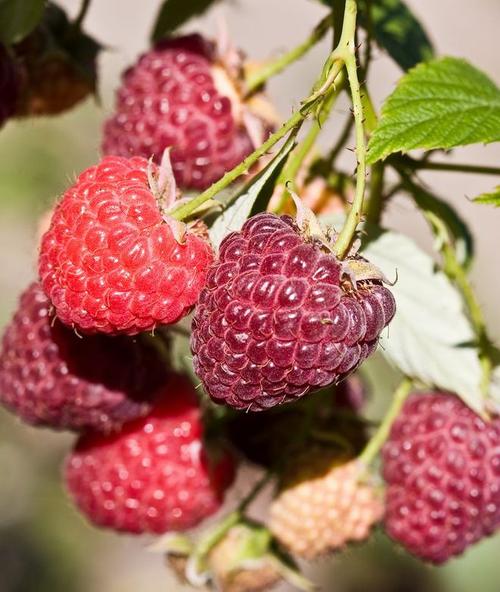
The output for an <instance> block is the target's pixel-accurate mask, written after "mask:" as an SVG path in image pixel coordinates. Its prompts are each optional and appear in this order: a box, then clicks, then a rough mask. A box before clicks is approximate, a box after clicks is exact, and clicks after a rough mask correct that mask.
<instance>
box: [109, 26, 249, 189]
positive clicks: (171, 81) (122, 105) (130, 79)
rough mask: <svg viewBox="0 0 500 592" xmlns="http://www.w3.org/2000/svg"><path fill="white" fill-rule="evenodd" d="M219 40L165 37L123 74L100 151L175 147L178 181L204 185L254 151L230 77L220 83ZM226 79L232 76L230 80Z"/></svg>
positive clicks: (150, 152)
mask: <svg viewBox="0 0 500 592" xmlns="http://www.w3.org/2000/svg"><path fill="white" fill-rule="evenodd" d="M216 68H218V70H217V72H218V73H221V72H223V69H222V68H221V67H220V66H216V63H215V48H214V44H213V43H210V42H208V41H206V40H205V39H203V37H201V36H200V35H187V36H183V37H177V38H172V39H167V40H164V41H161V42H160V43H158V44H157V45H156V46H155V47H154V48H153V49H151V50H150V51H148V52H147V53H145V54H143V55H142V56H141V57H140V58H139V60H138V62H137V63H136V64H135V65H134V66H132V67H131V68H129V69H128V70H127V71H126V72H125V73H124V75H123V82H122V85H121V87H120V88H119V90H118V92H117V97H116V112H115V114H114V115H113V116H112V117H111V118H110V119H109V120H108V121H107V122H106V124H105V127H104V140H103V152H104V154H112V155H117V156H143V157H145V158H149V157H151V156H154V158H155V159H157V160H159V159H160V158H161V156H162V154H163V151H164V150H165V149H166V148H168V147H169V146H172V147H173V148H172V153H171V158H172V166H173V170H174V173H175V177H176V180H177V183H178V185H179V186H180V187H181V188H184V189H189V188H192V189H204V188H206V187H208V186H209V185H210V184H212V183H213V182H214V181H216V180H217V179H219V178H220V177H222V175H223V174H224V173H225V172H226V171H228V170H230V169H232V168H233V167H234V166H236V165H237V164H238V163H240V162H241V161H242V160H243V159H244V158H245V156H247V155H248V154H249V153H250V152H252V150H253V144H252V141H251V139H250V136H249V134H248V133H247V131H246V128H245V126H244V122H243V120H242V118H241V117H240V115H241V107H242V101H241V100H240V99H239V97H238V95H237V93H236V89H235V88H232V86H233V81H231V80H230V79H229V78H228V77H224V74H223V75H222V79H223V80H225V82H226V86H227V88H222V86H221V85H220V84H218V81H219V78H220V76H219V77H217V75H216ZM226 78H227V80H226Z"/></svg>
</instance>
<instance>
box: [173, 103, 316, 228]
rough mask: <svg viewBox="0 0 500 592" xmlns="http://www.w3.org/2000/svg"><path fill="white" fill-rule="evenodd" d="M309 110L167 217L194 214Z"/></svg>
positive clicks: (283, 126) (301, 111)
mask: <svg viewBox="0 0 500 592" xmlns="http://www.w3.org/2000/svg"><path fill="white" fill-rule="evenodd" d="M308 113H309V110H307V109H306V110H304V109H299V110H298V111H296V112H295V113H294V114H293V115H292V117H290V119H289V120H288V121H286V122H285V123H284V124H283V125H282V126H281V127H280V128H279V129H278V130H277V131H276V132H274V134H272V135H271V136H269V138H268V139H267V140H266V141H265V142H264V143H263V144H262V145H261V146H259V147H258V148H257V149H256V150H255V151H254V152H252V154H250V155H249V156H247V157H246V158H245V160H244V161H243V162H241V163H240V164H239V165H237V166H235V167H234V169H231V170H230V171H229V172H227V173H226V174H225V175H224V176H223V177H222V178H221V179H219V180H218V181H217V182H216V183H214V184H213V185H211V186H210V187H209V188H208V189H206V190H205V191H203V192H202V193H200V194H199V195H198V196H197V197H195V198H193V199H191V200H190V201H188V202H187V203H185V204H183V205H182V206H180V207H178V208H176V209H175V210H173V211H172V212H171V213H170V214H169V215H170V216H171V217H172V218H175V219H177V220H183V219H184V218H186V217H187V216H189V214H191V212H194V211H195V210H196V209H198V208H199V207H200V206H201V205H202V204H204V203H205V202H206V201H208V200H209V199H212V198H214V197H215V196H216V195H217V194H218V193H219V191H222V190H223V189H224V188H225V187H227V186H228V185H230V184H231V183H232V182H233V181H235V180H236V179H237V178H238V177H240V176H241V175H243V174H244V173H246V172H247V171H248V170H249V169H250V167H252V166H253V165H254V164H255V163H256V162H257V161H258V160H259V158H261V157H262V156H264V155H265V154H266V153H267V152H268V151H269V150H270V149H271V148H272V147H273V146H274V145H275V144H277V143H278V142H279V141H280V140H281V139H282V138H284V137H285V136H286V135H287V134H288V133H289V132H290V131H292V130H293V129H294V128H296V127H297V126H299V125H300V124H301V123H302V122H303V121H304V119H305V118H306V117H307V115H308Z"/></svg>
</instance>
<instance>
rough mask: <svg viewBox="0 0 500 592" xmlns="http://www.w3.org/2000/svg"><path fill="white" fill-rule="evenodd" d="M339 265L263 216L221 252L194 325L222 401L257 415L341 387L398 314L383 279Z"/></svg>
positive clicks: (206, 374) (205, 370)
mask: <svg viewBox="0 0 500 592" xmlns="http://www.w3.org/2000/svg"><path fill="white" fill-rule="evenodd" d="M342 269H343V267H342V265H341V262H340V261H338V260H337V259H336V258H335V257H334V256H333V255H332V254H331V253H330V252H328V253H325V252H324V251H323V250H322V245H320V244H319V243H317V242H315V241H312V240H308V239H306V238H304V237H303V236H302V234H301V233H300V231H299V229H298V228H297V226H296V225H295V223H294V222H293V221H292V219H291V218H289V217H288V216H283V217H281V218H278V217H277V216H274V215H272V214H259V215H257V216H254V217H253V218H251V219H249V220H247V222H246V223H245V224H244V226H243V228H242V230H241V231H240V232H232V233H231V234H229V235H228V236H227V237H226V238H225V239H224V240H223V242H222V244H221V246H220V252H219V258H218V260H217V261H216V263H215V264H214V265H213V266H212V268H211V270H210V272H209V274H208V278H207V285H206V287H205V288H204V290H203V291H202V293H201V295H200V299H199V302H198V305H197V307H196V313H195V317H194V321H193V333H192V339H191V347H192V351H193V354H194V369H195V372H196V373H197V374H198V376H199V377H200V378H201V380H202V382H203V384H204V386H205V388H206V390H207V392H208V393H209V395H210V396H211V397H212V399H213V400H214V401H216V402H218V403H226V404H227V405H230V406H231V407H235V408H237V409H247V410H251V411H260V410H263V409H267V408H269V407H273V406H274V405H278V404H281V403H284V402H288V401H293V400H294V399H297V398H299V397H302V396H303V395H305V394H307V393H309V392H310V391H311V390H315V389H318V388H320V387H323V386H326V385H329V384H332V383H337V382H339V381H340V380H342V379H343V378H345V377H346V376H347V375H348V374H350V373H351V372H353V371H354V370H355V369H356V368H357V367H358V366H359V365H360V364H361V363H362V361H363V360H365V359H366V358H367V357H368V356H369V355H370V354H371V353H372V352H373V351H374V350H375V348H376V346H377V341H378V337H379V335H380V332H381V331H382V329H383V328H384V327H385V326H386V325H387V324H388V323H389V321H390V320H391V319H392V317H393V315H394V312H395V303H394V298H393V296H392V294H391V293H390V292H389V290H387V289H386V288H385V287H383V286H382V285H381V282H379V281H364V282H356V283H357V287H356V288H354V287H353V285H352V284H351V283H350V282H348V281H345V278H344V274H343V273H342Z"/></svg>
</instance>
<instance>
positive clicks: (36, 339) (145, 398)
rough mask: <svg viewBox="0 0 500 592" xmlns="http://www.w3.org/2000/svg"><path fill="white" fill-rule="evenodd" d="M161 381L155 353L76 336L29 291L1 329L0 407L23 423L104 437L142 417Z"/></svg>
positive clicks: (35, 289) (121, 341)
mask: <svg viewBox="0 0 500 592" xmlns="http://www.w3.org/2000/svg"><path fill="white" fill-rule="evenodd" d="M165 380H166V372H165V370H164V368H163V363H162V361H161V359H160V358H159V356H158V355H157V354H156V351H155V350H154V349H153V348H152V347H150V346H146V345H145V344H143V343H140V342H137V343H134V342H133V341H132V340H130V339H127V338H126V337H122V336H120V337H108V336H104V335H94V336H86V337H85V338H80V337H78V336H77V335H76V334H75V333H74V332H73V331H72V330H70V329H68V328H67V327H65V326H64V325H62V324H61V323H60V322H59V321H57V320H54V319H53V318H52V317H51V305H50V303H49V301H48V299H47V297H46V296H45V294H44V293H43V291H42V289H41V287H40V285H39V284H31V286H29V288H28V289H27V290H26V291H25V292H24V293H23V295H22V296H21V299H20V303H19V308H18V310H17V312H16V314H15V316H14V318H13V320H12V322H11V323H10V325H9V326H8V327H7V330H6V332H5V335H4V338H3V348H2V353H1V355H0V401H1V402H2V403H3V404H4V405H5V406H6V407H7V408H9V409H11V410H12V411H14V412H15V413H17V414H18V415H19V416H20V417H21V418H22V419H23V420H24V421H27V422H28V423H31V424H35V425H44V426H49V427H52V428H56V429H72V430H82V429H87V428H94V429H97V430H103V431H109V430H112V429H117V428H119V427H120V426H121V425H122V424H123V423H124V422H126V421H128V420H131V419H135V418H136V417H138V416H140V415H144V414H145V413H146V412H147V411H148V410H149V408H150V406H151V400H152V398H153V395H154V393H155V391H156V390H157V389H158V387H159V386H161V385H162V384H163V383H164V382H165Z"/></svg>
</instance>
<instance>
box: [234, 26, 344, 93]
mask: <svg viewBox="0 0 500 592" xmlns="http://www.w3.org/2000/svg"><path fill="white" fill-rule="evenodd" d="M332 22H333V21H332V15H331V14H328V15H327V16H326V17H325V18H323V19H322V20H321V21H320V22H319V23H318V24H317V25H316V27H314V29H313V32H312V33H311V35H310V36H309V37H308V38H307V39H306V40H305V41H304V42H303V43H301V44H300V45H297V47H294V48H293V49H291V50H290V51H288V52H286V53H285V54H283V55H282V56H281V57H279V58H278V59H277V60H274V61H272V62H269V63H267V64H265V65H264V66H262V68H259V69H258V70H257V71H256V72H253V73H252V74H250V75H249V76H248V78H247V80H246V94H247V95H251V94H252V93H254V92H255V91H256V90H258V89H259V88H260V87H261V86H262V85H263V84H264V83H265V82H266V81H267V80H268V79H269V78H271V77H273V76H276V74H279V73H280V72H282V71H283V70H284V69H285V68H287V67H288V66H289V65H290V64H292V63H293V62H296V61H297V60H298V59H300V58H301V57H302V56H304V55H305V54H306V53H307V52H308V51H309V50H310V49H311V48H312V47H314V46H315V45H316V44H317V43H318V42H319V41H321V39H323V37H324V36H325V35H326V33H327V32H328V30H329V29H330V28H331V26H332Z"/></svg>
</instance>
